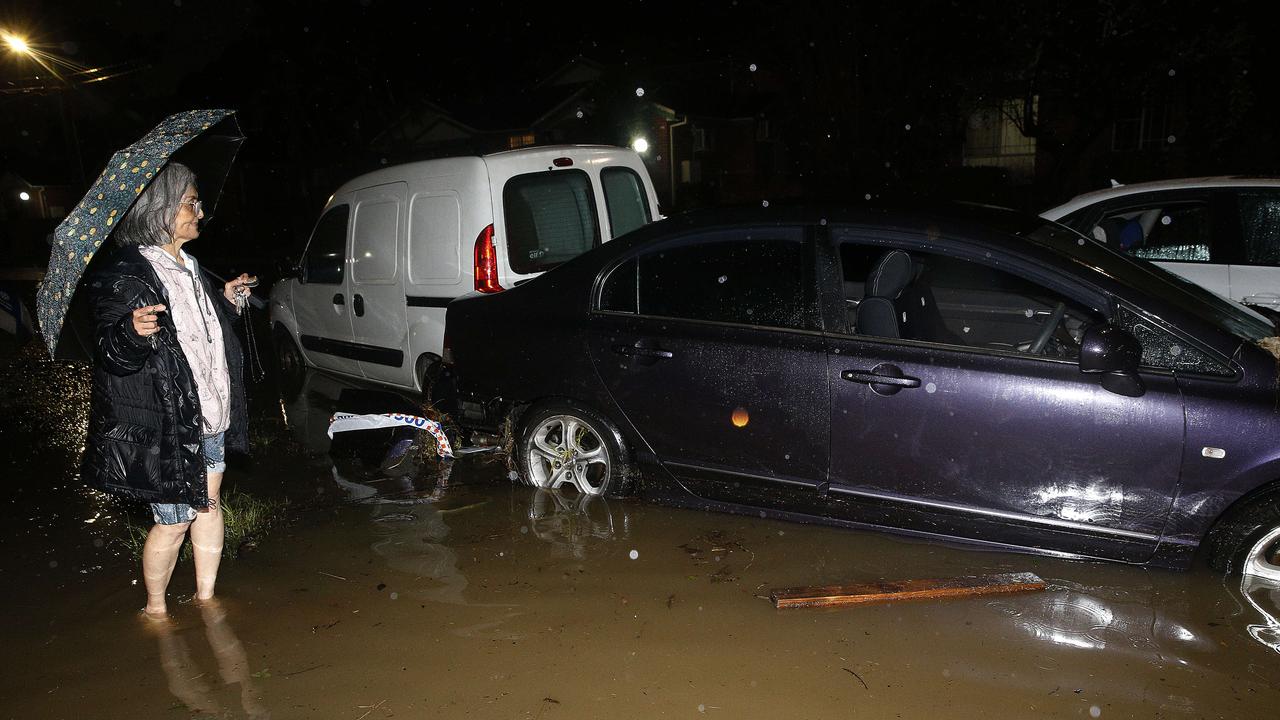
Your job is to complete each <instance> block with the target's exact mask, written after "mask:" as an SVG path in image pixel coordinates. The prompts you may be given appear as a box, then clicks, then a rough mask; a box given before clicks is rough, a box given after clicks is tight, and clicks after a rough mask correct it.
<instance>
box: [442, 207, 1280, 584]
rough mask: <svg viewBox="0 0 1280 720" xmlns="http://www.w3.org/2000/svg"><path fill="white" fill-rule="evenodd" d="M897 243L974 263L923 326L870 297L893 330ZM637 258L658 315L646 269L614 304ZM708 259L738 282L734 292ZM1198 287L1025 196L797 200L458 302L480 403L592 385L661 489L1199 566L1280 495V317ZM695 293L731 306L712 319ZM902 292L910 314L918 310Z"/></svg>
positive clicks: (945, 268)
mask: <svg viewBox="0 0 1280 720" xmlns="http://www.w3.org/2000/svg"><path fill="white" fill-rule="evenodd" d="M764 239H767V241H768V242H767V244H768V245H770V247H769V248H764V247H763V246H760V247H759V248H757V246H756V245H755V244H753V243H758V242H761V241H763V240H764ZM735 243H737V244H738V245H739V246H735V245H734V244H735ZM704 246H705V247H706V248H711V250H710V251H709V254H708V253H703V255H702V256H698V254H697V253H698V252H700V251H698V250H697V248H698V247H704ZM690 248H692V250H689V249H690ZM726 248H728V250H726ZM748 248H750V250H749V251H748ZM780 248H781V249H780ZM895 250H896V251H902V252H904V253H906V254H907V255H908V256H909V257H914V258H924V259H926V260H925V262H924V263H923V265H922V267H924V268H925V270H924V271H920V270H918V269H917V270H914V271H913V272H916V273H917V274H916V275H915V277H916V279H917V280H919V279H920V278H921V277H923V275H924V274H925V273H926V272H927V273H932V274H934V275H935V276H937V277H942V276H946V275H947V273H951V275H950V277H951V280H949V281H948V282H951V283H952V284H953V286H944V285H945V283H944V284H937V285H936V286H935V287H933V288H931V291H932V290H936V291H938V293H939V295H940V299H938V300H935V299H934V298H933V297H932V296H930V295H928V294H926V295H924V296H922V297H921V299H920V300H919V303H920V305H921V306H924V305H926V304H930V303H933V304H937V305H939V306H941V305H944V304H946V305H948V307H949V310H948V312H950V313H952V314H951V315H948V316H947V317H946V318H945V323H943V322H934V323H933V325H935V326H936V328H935V331H936V333H937V335H936V336H932V335H931V336H928V339H927V340H924V341H922V340H921V339H920V337H924V336H923V335H919V336H916V337H912V336H911V335H909V334H908V333H907V332H906V330H905V327H904V328H900V329H899V332H901V333H902V334H901V336H898V337H892V336H886V335H883V334H874V335H869V334H867V333H865V332H859V331H857V330H856V329H853V325H854V324H855V321H854V320H851V319H849V318H852V317H854V315H857V316H858V318H859V319H858V321H857V322H864V320H863V318H862V315H861V314H860V313H861V312H862V311H860V310H858V309H857V308H858V306H859V305H866V308H865V309H866V310H867V311H868V312H867V317H866V319H865V322H866V324H865V326H864V327H865V328H871V327H872V326H873V325H872V323H871V322H870V320H871V319H872V318H871V314H870V312H869V311H870V310H871V309H872V308H873V305H874V304H875V303H881V302H882V301H883V300H884V298H879V297H876V296H874V294H873V293H872V292H871V290H872V289H873V287H874V285H875V284H876V283H878V282H879V278H880V277H882V276H877V275H876V273H877V272H879V271H880V269H881V265H880V264H879V263H884V262H885V261H886V258H887V257H888V254H889V253H891V252H893V251H895ZM689 252H692V253H693V254H692V255H689ZM716 252H722V253H723V252H727V253H728V254H725V255H723V257H721V256H717V255H715V253H716ZM744 252H745V253H746V254H745V255H744V254H743V253H744ZM771 252H772V253H775V254H776V255H777V256H776V257H771V256H770V253H771ZM681 253H685V255H681ZM735 253H736V255H735ZM753 253H755V254H757V255H759V254H760V253H763V255H762V256H761V257H756V258H755V260H752V257H751V256H752V254H753ZM859 253H860V254H859ZM686 256H687V257H689V258H692V259H694V260H695V261H700V262H702V265H698V262H693V263H692V265H693V266H695V269H694V270H689V271H688V272H685V271H683V270H682V271H680V272H677V273H676V274H674V275H671V274H670V273H668V277H665V278H664V277H662V273H663V270H662V269H661V268H662V266H663V263H664V262H667V258H668V257H670V258H685V257H686ZM860 258H862V259H860ZM865 258H872V260H873V261H872V262H869V261H867V260H866V259H865ZM708 260H710V262H708ZM721 261H722V262H723V265H722V266H718V265H716V263H717V262H721ZM629 263H630V264H631V265H634V266H635V267H634V268H631V269H628V268H629V267H630V266H629ZM639 263H649V266H648V267H652V268H658V269H657V270H654V271H653V272H651V273H650V274H649V275H644V274H643V273H642V271H641V270H638V269H635V268H638V267H639ZM860 263H861V264H860ZM866 267H871V268H872V274H871V275H868V276H867V277H866V279H867V284H866V285H864V286H862V287H860V288H859V287H858V286H859V285H860V282H859V279H860V278H861V275H860V273H861V272H862V271H863V270H864V269H865V268H866ZM956 268H960V269H959V270H957V269H956ZM721 270H723V272H721ZM681 272H684V274H683V275H681V274H680V273H681ZM973 272H976V273H977V274H978V275H982V274H983V273H991V277H992V278H997V277H998V278H1001V279H999V280H998V281H997V282H999V283H1003V282H1006V280H1007V281H1008V282H1009V284H1010V286H1011V287H1016V288H1022V287H1023V286H1024V285H1025V286H1026V287H1028V288H1030V287H1034V288H1035V289H1036V290H1035V291H1034V292H1032V291H1030V290H1022V289H1019V290H1018V293H1015V295H1017V301H1018V302H1021V301H1022V300H1023V299H1025V298H1034V300H1027V305H1028V307H1026V308H1025V309H1023V308H1021V307H1015V306H1012V305H1008V304H1007V303H1006V302H1005V300H1003V299H1001V298H1003V297H1005V296H1004V295H999V294H990V293H987V290H986V289H985V288H984V287H981V283H977V284H972V283H971V286H970V287H969V288H968V289H965V287H964V286H965V283H966V282H969V280H967V279H965V278H966V274H967V273H973ZM618 273H623V276H625V277H626V278H631V277H634V278H635V282H636V283H637V288H638V287H639V285H640V283H641V280H640V278H641V277H642V276H643V277H645V278H647V280H646V282H649V281H652V282H653V283H655V287H654V288H653V289H652V290H653V292H651V293H650V297H653V298H660V299H658V300H654V301H651V302H656V306H655V307H657V306H662V307H660V308H659V311H657V312H652V311H649V310H646V309H645V308H642V307H641V300H640V299H639V295H640V292H641V291H640V290H639V289H637V290H636V295H637V299H636V300H635V306H634V307H631V306H627V305H626V304H627V303H629V302H631V301H630V300H629V299H627V298H625V295H626V294H627V292H628V291H624V292H622V293H621V296H624V297H623V299H622V300H621V301H619V300H618V297H617V296H619V295H620V293H619V290H618V288H619V287H623V288H625V286H626V285H627V282H629V280H627V281H623V280H612V279H611V278H617V277H619V275H617V274H618ZM626 273H632V274H631V275H626ZM717 273H719V274H717ZM775 276H786V277H791V278H794V280H795V282H794V284H793V285H788V284H787V283H785V282H782V283H779V282H776V279H777V278H776V277H775ZM655 278H657V279H655ZM956 278H959V279H958V280H957V279H956ZM676 280H679V282H675V281H676ZM663 281H665V282H667V284H666V285H663V284H662V282H663ZM703 282H705V283H706V284H707V285H708V286H711V287H713V288H714V287H715V286H716V285H720V286H726V285H728V286H735V284H736V288H737V292H738V293H739V294H738V295H736V296H731V297H729V298H728V299H729V300H733V304H732V306H730V305H727V304H726V298H724V297H719V296H716V295H715V294H714V292H713V291H711V290H707V289H706V288H704V287H703V286H702V285H700V284H699V283H703ZM913 282H914V281H913ZM788 287H794V288H795V292H788V291H786V288H788ZM850 287H853V290H852V291H851V290H850V289H849V288H850ZM957 287H959V288H960V289H959V290H957V289H956V288H957ZM753 288H755V289H753ZM756 290H759V291H758V292H757V291H756ZM850 292H852V293H853V294H852V295H850V294H849V293H850ZM944 293H950V294H951V297H950V298H949V299H948V298H942V297H941V295H942V294H944ZM957 293H959V294H957ZM984 293H987V294H984ZM1028 293H1029V294H1028ZM1203 295H1205V294H1204V293H1203V291H1200V290H1198V289H1195V288H1194V287H1192V286H1189V285H1188V284H1185V283H1181V282H1180V281H1178V280H1177V279H1175V278H1172V276H1169V275H1167V274H1164V273H1162V272H1161V271H1159V270H1157V269H1154V268H1153V267H1151V266H1148V265H1146V264H1144V263H1140V262H1135V261H1133V260H1130V259H1127V258H1124V257H1123V256H1120V255H1118V254H1116V253H1113V252H1111V251H1109V250H1106V249H1105V248H1100V247H1096V246H1094V245H1093V244H1092V243H1087V241H1084V239H1083V238H1082V237H1081V236H1078V235H1076V234H1075V233H1073V232H1071V231H1070V230H1067V229H1065V228H1062V227H1061V226H1057V225H1054V224H1052V223H1045V222H1044V221H1040V220H1037V219H1034V218H1023V217H1022V216H1017V215H1014V214H1010V213H999V212H995V211H990V212H988V211H985V210H978V209H969V210H965V211H963V212H955V211H946V212H922V211H913V212H900V211H875V210H839V211H837V210H829V209H828V210H806V209H799V208H791V209H787V208H779V209H768V210H759V211H721V212H715V213H707V214H698V215H691V216H683V217H680V218H674V219H669V220H666V221H663V222H660V223H657V224H655V225H654V226H652V227H648V228H644V229H642V230H639V231H637V232H635V233H632V234H630V235H628V236H624V237H623V238H620V239H619V240H615V241H614V242H613V243H610V244H609V245H608V246H606V247H603V248H600V249H598V250H596V251H592V252H590V253H588V254H586V255H584V256H582V257H580V258H578V259H575V260H574V261H572V262H570V263H567V264H566V265H564V266H563V267H561V268H558V269H557V270H555V271H553V272H551V273H548V274H547V275H545V276H543V277H541V278H539V279H537V280H536V281H531V282H529V283H527V284H525V285H521V286H519V287H517V288H514V289H512V290H510V291H508V292H504V293H502V294H499V295H497V296H492V297H474V296H473V297H464V298H461V299H459V300H456V301H454V302H453V303H451V304H450V305H449V309H448V319H447V323H446V327H447V338H448V343H449V347H450V351H451V353H452V360H453V367H452V368H451V372H452V374H453V376H454V382H455V383H456V401H457V402H456V416H457V417H458V418H459V420H460V421H461V422H462V423H463V424H466V425H472V426H477V427H486V428H490V429H493V428H498V427H499V426H500V425H502V423H504V422H505V421H507V420H508V419H511V420H513V421H514V424H515V426H516V427H519V423H520V417H521V414H522V413H523V412H524V411H526V410H527V409H528V408H530V407H537V406H538V404H539V403H545V402H547V401H553V400H559V401H566V400H567V401H570V402H572V403H574V404H575V405H577V406H582V407H586V408H590V409H591V410H592V411H593V412H595V413H597V414H598V415H600V416H601V417H603V418H604V419H605V420H606V421H607V423H608V424H609V427H610V431H611V432H616V434H617V436H618V437H617V440H618V445H619V446H620V447H621V448H622V453H623V455H624V457H623V460H625V461H626V462H627V463H628V464H631V463H635V464H638V465H639V466H641V468H642V469H644V471H645V472H644V473H643V478H644V482H643V487H642V489H643V491H644V494H645V495H646V496H649V497H652V498H655V499H659V500H663V501H667V502H673V503H678V504H684V505H691V506H696V507H705V508H709V509H718V510H725V511H731V512H748V513H757V514H761V515H762V516H764V515H767V516H774V517H785V518H790V519H796V520H803V521H814V520H818V521H823V522H831V523H835V524H840V525H847V526H854V527H875V528H879V529H889V530H893V531H896V532H901V533H906V534H912V535H921V536H926V537H937V538H945V539H949V540H961V541H966V542H974V543H979V544H986V545H990V546H993V547H1004V548H1016V549H1022V550H1030V551H1033V552H1042V553H1048V554H1061V555H1066V556H1078V557H1090V558H1101V559H1108V560H1116V561H1121V562H1129V563H1150V564H1153V565H1158V566H1166V567H1186V566H1187V565H1189V564H1190V562H1191V559H1192V557H1193V554H1194V552H1195V550H1196V548H1197V546H1198V545H1199V544H1200V543H1201V542H1202V540H1203V539H1204V538H1205V536H1206V533H1208V532H1209V531H1210V529H1211V528H1213V526H1214V523H1215V522H1216V521H1217V520H1218V519H1219V518H1221V517H1223V515H1224V512H1226V511H1228V510H1229V509H1230V508H1232V506H1233V504H1234V503H1237V502H1250V501H1252V500H1253V499H1254V498H1258V497H1262V496H1269V497H1274V495H1273V494H1274V493H1275V492H1276V490H1275V489H1276V483H1277V480H1280V411H1277V403H1278V402H1280V400H1278V398H1280V396H1278V395H1277V384H1276V383H1277V363H1276V358H1275V357H1273V356H1272V355H1271V354H1269V353H1267V352H1266V351H1264V350H1262V349H1261V348H1259V347H1258V346H1257V345H1256V344H1255V343H1256V341H1257V340H1258V339H1259V338H1260V337H1262V336H1266V335H1272V334H1274V332H1275V331H1274V328H1270V327H1266V328H1262V327H1259V326H1258V325H1256V324H1250V323H1252V322H1253V320H1251V319H1250V318H1249V317H1243V316H1239V315H1238V314H1236V312H1235V310H1234V308H1233V306H1229V305H1222V306H1207V305H1205V304H1204V302H1205V298H1204V297H1203ZM690 297H692V298H693V299H692V300H689V302H687V303H686V306H689V305H692V306H697V305H698V303H702V304H703V305H704V306H705V307H709V308H711V309H710V310H709V311H708V312H707V313H705V315H704V316H700V317H691V315H698V314H699V312H700V311H694V312H685V311H684V310H687V307H683V308H682V307H681V305H680V303H681V302H682V301H681V300H680V299H681V298H685V299H688V298H690ZM926 297H927V298H928V300H927V302H926V300H925V299H924V298H926ZM1058 297H1061V298H1062V300H1063V301H1064V302H1063V303H1059V305H1063V304H1068V305H1069V306H1070V309H1069V310H1067V311H1066V314H1065V315H1064V313H1063V311H1062V310H1060V309H1059V308H1055V307H1054V305H1053V300H1054V299H1056V298H1058ZM1046 298H1047V299H1046ZM744 299H745V300H744ZM900 300H901V298H898V299H896V300H892V302H899V301H900ZM619 302H621V303H622V305H621V306H619V305H618V303H619ZM892 302H891V303H890V307H892V308H893V312H891V313H889V314H890V315H891V316H894V317H896V316H898V315H899V314H900V315H901V318H902V320H903V323H902V324H903V325H904V326H905V325H909V324H911V323H916V322H917V321H916V318H915V317H914V316H913V317H912V318H911V323H907V318H908V314H909V313H912V312H913V307H906V308H905V309H904V308H903V307H901V306H900V305H901V303H899V306H893V305H892ZM914 302H915V298H914V297H913V298H912V301H911V303H909V304H910V305H912V306H914ZM717 303H719V304H717ZM1002 303H1004V304H1002ZM743 306H746V307H747V308H748V309H747V313H748V314H747V315H742V314H741V312H742V310H741V308H742V307H743ZM671 307H675V308H676V309H677V310H676V311H669V309H670V308H671ZM752 311H754V312H756V313H757V314H756V315H754V316H752V315H750V312H752ZM1011 311H1016V312H1011ZM1055 312H1056V314H1055ZM735 313H737V314H735ZM1024 313H1025V318H1026V321H1027V322H1026V323H1023V322H1022V321H1021V320H1019V319H1018V316H1019V315H1023V314H1024ZM922 317H923V315H922ZM992 318H994V319H992ZM1033 321H1035V322H1033ZM1057 322H1061V323H1062V324H1061V325H1060V326H1058V327H1056V328H1055V327H1054V326H1053V325H1054V323H1057ZM944 324H945V327H944ZM927 326H928V322H927V321H920V322H919V323H918V324H916V326H915V327H917V328H920V327H927ZM1045 326H1048V327H1047V329H1045V332H1044V334H1043V337H1041V333H1040V332H1038V328H1041V327H1045ZM1093 326H1097V327H1103V326H1106V327H1112V326H1115V327H1122V328H1123V329H1124V330H1125V332H1126V333H1127V334H1129V335H1133V336H1136V339H1137V340H1138V341H1140V342H1141V344H1142V346H1141V354H1142V362H1141V363H1140V365H1138V366H1137V367H1136V369H1135V370H1134V371H1133V372H1130V373H1129V375H1130V376H1131V378H1130V381H1134V380H1136V383H1137V384H1136V386H1132V387H1126V386H1125V384H1124V383H1120V384H1116V383H1115V382H1112V381H1115V380H1116V378H1115V377H1108V375H1111V376H1114V375H1116V373H1110V372H1103V373H1098V372H1083V371H1082V365H1081V362H1082V361H1081V359H1080V357H1079V352H1080V348H1079V347H1075V346H1073V343H1074V344H1075V345H1077V346H1078V345H1081V344H1082V343H1083V344H1087V343H1088V340H1089V335H1088V334H1087V333H1086V330H1087V329H1088V328H1089V327H1093ZM971 330H974V331H975V333H974V335H973V336H970V335H963V336H962V333H964V334H968V333H970V331H971ZM1031 331H1036V332H1034V334H1035V335H1036V336H1037V337H1036V340H1034V341H1032V342H1030V343H1026V342H1023V343H1021V344H1019V343H1018V342H1016V340H1017V338H1018V337H1019V336H1017V333H1021V332H1031ZM1050 331H1052V335H1050ZM983 333H986V335H984V338H985V341H984V342H979V341H977V340H976V339H975V338H976V336H978V335H983ZM1006 335H1007V336H1008V337H1006ZM1053 336H1058V337H1061V338H1063V340H1061V341H1059V340H1058V339H1056V337H1055V339H1053V340H1052V341H1051V342H1049V343H1048V349H1046V350H1037V351H1036V353H1040V352H1043V353H1044V354H1036V353H1030V352H1028V349H1029V348H1028V347H1026V346H1028V345H1031V346H1034V345H1036V343H1037V342H1038V343H1039V344H1040V345H1041V346H1045V345H1046V343H1045V338H1048V337H1053ZM939 338H945V339H941V340H940V339H939ZM1095 339H1096V336H1095ZM1006 340H1007V341H1008V342H1006ZM1055 343H1056V346H1055ZM1073 353H1074V355H1073Z"/></svg>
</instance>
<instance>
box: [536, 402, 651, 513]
mask: <svg viewBox="0 0 1280 720" xmlns="http://www.w3.org/2000/svg"><path fill="white" fill-rule="evenodd" d="M519 427H520V433H519V440H518V442H517V443H516V453H517V459H516V465H517V468H518V469H519V475H520V480H521V482H523V483H524V484H526V485H531V486H533V487H539V488H548V489H557V488H560V487H564V486H569V487H573V488H574V489H576V490H577V491H578V492H580V493H583V494H585V495H621V494H624V493H625V491H626V490H627V488H626V484H627V478H628V477H629V475H630V468H629V462H628V458H627V455H626V452H625V449H624V446H623V443H622V436H621V434H619V433H618V430H617V428H615V427H614V426H613V425H612V424H611V423H609V422H608V421H607V420H605V419H604V418H602V417H601V416H600V415H599V414H597V413H596V412H594V411H592V410H589V409H587V408H586V407H584V406H582V405H579V404H578V403H574V402H569V401H558V402H551V403H546V404H542V405H538V406H535V407H533V408H530V409H529V410H528V411H527V412H525V413H524V415H522V416H521V418H520V421H519Z"/></svg>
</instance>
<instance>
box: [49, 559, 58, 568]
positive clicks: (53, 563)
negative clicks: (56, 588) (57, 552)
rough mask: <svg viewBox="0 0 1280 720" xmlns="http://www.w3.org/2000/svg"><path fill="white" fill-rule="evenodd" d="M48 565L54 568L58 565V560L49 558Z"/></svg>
mask: <svg viewBox="0 0 1280 720" xmlns="http://www.w3.org/2000/svg"><path fill="white" fill-rule="evenodd" d="M49 567H51V568H56V567H58V561H57V560H50V561H49Z"/></svg>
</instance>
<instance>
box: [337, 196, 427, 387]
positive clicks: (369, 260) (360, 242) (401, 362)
mask: <svg viewBox="0 0 1280 720" xmlns="http://www.w3.org/2000/svg"><path fill="white" fill-rule="evenodd" d="M407 195H408V185H407V183H404V182H396V183H387V184H385V185H376V186H374V187H369V188H364V189H362V190H358V191H357V192H356V203H355V215H354V218H353V220H352V229H351V259H350V263H351V327H352V331H353V333H354V335H355V337H354V343H355V345H356V347H357V348H358V350H359V352H360V356H359V357H360V369H361V371H362V372H363V373H364V376H365V377H366V378H369V379H370V380H378V381H382V382H392V383H397V384H400V383H406V382H412V367H411V363H406V355H407V354H408V342H407V334H406V331H405V307H404V286H403V278H404V275H405V271H404V261H403V259H402V254H401V252H400V250H399V245H400V243H401V238H402V237H403V235H404V228H405V224H406V217H407V209H406V205H407V203H406V199H407Z"/></svg>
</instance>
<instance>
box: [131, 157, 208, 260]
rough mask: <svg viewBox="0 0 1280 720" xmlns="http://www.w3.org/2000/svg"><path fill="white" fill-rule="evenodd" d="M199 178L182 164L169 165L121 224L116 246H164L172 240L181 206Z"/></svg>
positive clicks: (157, 176)
mask: <svg viewBox="0 0 1280 720" xmlns="http://www.w3.org/2000/svg"><path fill="white" fill-rule="evenodd" d="M195 184H196V174H195V173H194V172H192V171H191V168H189V167H187V166H186V165H183V164H181V163H169V164H168V165H166V166H165V167H164V169H163V170H161V171H160V174H159V175H156V179H155V180H152V181H151V184H150V185H148V186H147V189H146V190H143V191H142V194H141V195H139V196H138V199H137V200H136V201H135V202H134V203H133V207H131V208H129V212H127V213H125V215H124V219H123V220H121V221H120V227H119V228H118V229H117V230H116V242H117V243H119V244H120V245H122V246H124V245H164V244H166V243H169V242H171V241H172V240H173V231H174V223H175V222H176V221H177V219H178V205H179V201H181V200H182V196H183V195H184V194H185V193H186V192H187V188H188V187H191V186H194V185H195Z"/></svg>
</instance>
